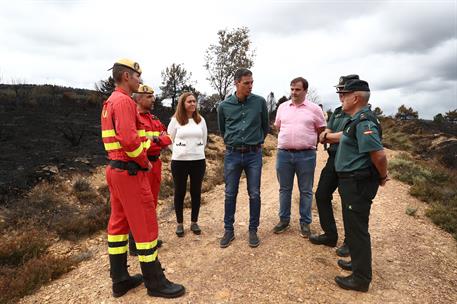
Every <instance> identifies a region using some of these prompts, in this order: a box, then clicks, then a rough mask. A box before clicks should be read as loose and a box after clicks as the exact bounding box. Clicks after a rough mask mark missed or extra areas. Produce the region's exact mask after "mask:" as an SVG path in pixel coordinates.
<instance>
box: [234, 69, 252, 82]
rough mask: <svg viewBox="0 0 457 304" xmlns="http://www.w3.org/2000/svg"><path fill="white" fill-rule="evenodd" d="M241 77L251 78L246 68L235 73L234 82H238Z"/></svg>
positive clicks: (250, 73)
mask: <svg viewBox="0 0 457 304" xmlns="http://www.w3.org/2000/svg"><path fill="white" fill-rule="evenodd" d="M243 76H252V72H251V71H250V70H248V69H246V68H241V69H238V70H236V71H235V77H234V78H235V82H236V81H240V79H241V78H242V77H243Z"/></svg>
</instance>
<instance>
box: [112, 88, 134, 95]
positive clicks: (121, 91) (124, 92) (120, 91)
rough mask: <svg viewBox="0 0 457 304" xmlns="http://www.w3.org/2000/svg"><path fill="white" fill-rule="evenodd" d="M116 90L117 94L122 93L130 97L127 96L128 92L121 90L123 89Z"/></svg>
mask: <svg viewBox="0 0 457 304" xmlns="http://www.w3.org/2000/svg"><path fill="white" fill-rule="evenodd" d="M114 90H115V91H116V92H119V93H122V94H124V95H127V96H128V97H130V95H129V94H127V92H126V91H125V90H123V89H121V88H119V87H116V88H115V89H114Z"/></svg>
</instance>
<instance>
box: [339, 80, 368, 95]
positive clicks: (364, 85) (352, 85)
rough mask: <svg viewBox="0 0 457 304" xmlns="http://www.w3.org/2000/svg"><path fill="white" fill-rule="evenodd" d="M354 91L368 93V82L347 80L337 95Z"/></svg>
mask: <svg viewBox="0 0 457 304" xmlns="http://www.w3.org/2000/svg"><path fill="white" fill-rule="evenodd" d="M355 91H365V92H370V87H369V86H368V82H366V81H365V80H360V79H352V80H349V81H348V82H346V83H345V84H344V87H342V88H341V89H339V90H338V91H337V93H349V92H355Z"/></svg>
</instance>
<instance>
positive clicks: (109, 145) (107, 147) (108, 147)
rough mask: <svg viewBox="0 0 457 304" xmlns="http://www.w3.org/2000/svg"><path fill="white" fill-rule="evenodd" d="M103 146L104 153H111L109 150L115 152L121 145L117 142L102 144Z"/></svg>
mask: <svg viewBox="0 0 457 304" xmlns="http://www.w3.org/2000/svg"><path fill="white" fill-rule="evenodd" d="M104 145H105V150H106V151H111V150H117V149H121V148H122V147H121V144H120V143H119V142H118V141H115V142H112V143H104Z"/></svg>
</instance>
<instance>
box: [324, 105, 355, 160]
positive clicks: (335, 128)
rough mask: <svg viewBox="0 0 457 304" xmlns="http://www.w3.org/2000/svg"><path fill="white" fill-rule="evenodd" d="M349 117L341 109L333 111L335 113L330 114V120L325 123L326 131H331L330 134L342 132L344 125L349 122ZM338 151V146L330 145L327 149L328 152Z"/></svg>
mask: <svg viewBox="0 0 457 304" xmlns="http://www.w3.org/2000/svg"><path fill="white" fill-rule="evenodd" d="M350 118H351V116H349V115H348V114H346V113H344V112H343V109H342V108H341V107H338V108H336V109H335V112H333V113H332V115H331V116H330V119H329V120H328V123H327V129H330V130H332V132H334V133H336V132H340V131H343V128H344V126H345V125H346V123H347V122H348V121H349V119H350ZM337 149H338V144H337V143H335V144H330V146H329V147H328V150H329V151H330V152H336V150H337Z"/></svg>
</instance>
